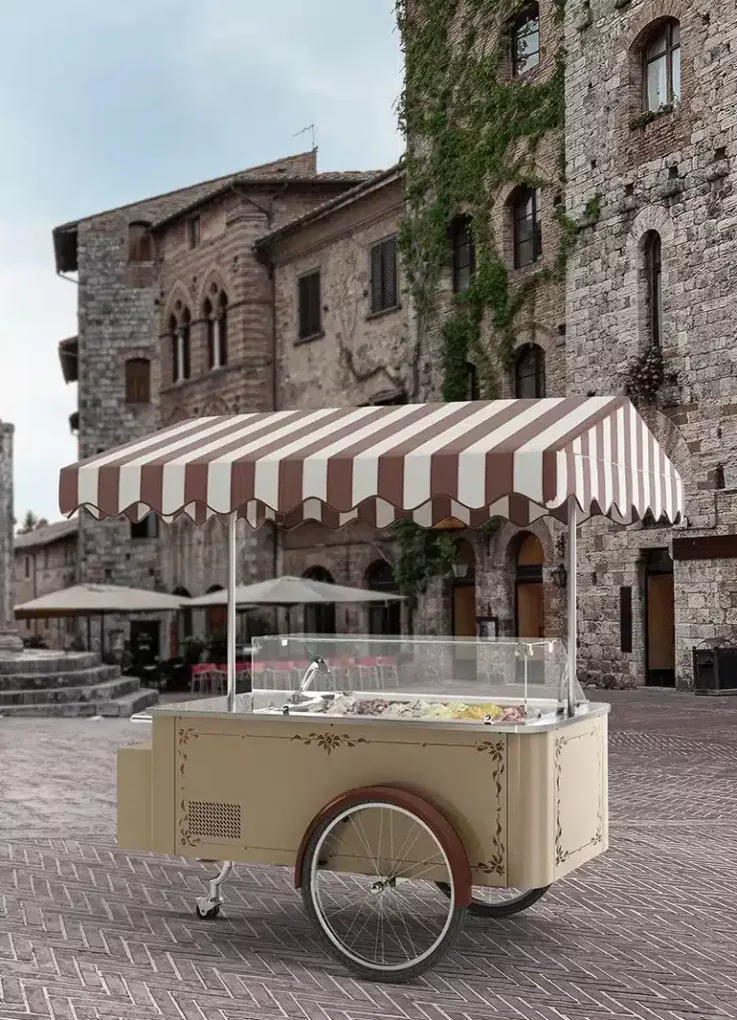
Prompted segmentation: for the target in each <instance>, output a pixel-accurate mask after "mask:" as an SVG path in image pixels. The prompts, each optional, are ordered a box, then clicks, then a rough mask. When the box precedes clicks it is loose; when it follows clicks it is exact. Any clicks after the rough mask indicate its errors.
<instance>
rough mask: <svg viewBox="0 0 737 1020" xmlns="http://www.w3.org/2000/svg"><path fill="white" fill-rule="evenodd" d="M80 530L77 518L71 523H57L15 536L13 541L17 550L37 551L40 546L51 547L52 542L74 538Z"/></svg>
mask: <svg viewBox="0 0 737 1020" xmlns="http://www.w3.org/2000/svg"><path fill="white" fill-rule="evenodd" d="M78 530H79V523H78V521H77V519H76V518H74V519H73V520H71V521H55V522H54V523H53V524H44V525H42V526H41V527H40V528H35V529H34V530H33V531H29V532H27V533H26V534H23V535H15V537H14V539H13V541H14V545H15V548H16V549H36V548H38V547H39V546H44V545H51V544H52V542H60V541H61V540H62V539H64V538H72V537H73V536H74V535H76V534H77V531H78Z"/></svg>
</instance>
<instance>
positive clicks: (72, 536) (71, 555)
mask: <svg viewBox="0 0 737 1020" xmlns="http://www.w3.org/2000/svg"><path fill="white" fill-rule="evenodd" d="M77 570H78V564H77V522H76V521H63V522H60V523H59V524H51V525H48V526H46V527H43V526H42V527H40V528H37V529H36V530H35V531H32V532H29V533H28V534H23V535H16V536H15V564H14V578H13V581H14V584H13V604H14V605H16V606H17V605H21V604H23V603H24V602H30V601H31V600H32V599H36V598H41V597H42V596H43V595H49V594H51V593H52V592H56V591H61V590H63V589H64V588H70V587H71V586H72V585H74V584H76V583H77V580H78V577H77ZM18 631H19V633H20V635H21V637H22V638H24V639H27V638H30V637H32V636H35V637H38V638H41V639H42V640H43V642H44V644H45V645H46V646H47V647H48V648H60V649H64V648H67V647H68V646H69V644H70V642H71V640H72V638H73V637H74V635H75V634H76V633H77V624H76V621H75V620H74V619H73V618H71V617H70V618H67V619H44V620H19V621H18Z"/></svg>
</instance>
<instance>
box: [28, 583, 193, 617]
mask: <svg viewBox="0 0 737 1020" xmlns="http://www.w3.org/2000/svg"><path fill="white" fill-rule="evenodd" d="M190 602H191V599H188V598H185V597H183V596H182V595H169V594H167V593H166V592H160V591H147V590H146V589H143V588H125V587H123V586H122V585H118V584H75V585H74V586H73V587H71V588H63V589H62V590H61V591H53V592H50V593H49V594H48V595H41V596H40V597H39V598H37V599H32V600H31V601H30V602H23V603H22V604H21V605H19V606H16V607H15V615H16V618H17V619H19V620H29V619H30V620H32V619H34V618H39V617H44V616H99V615H100V614H101V613H161V612H166V611H169V612H176V611H177V610H179V609H181V607H182V606H184V605H189V604H190Z"/></svg>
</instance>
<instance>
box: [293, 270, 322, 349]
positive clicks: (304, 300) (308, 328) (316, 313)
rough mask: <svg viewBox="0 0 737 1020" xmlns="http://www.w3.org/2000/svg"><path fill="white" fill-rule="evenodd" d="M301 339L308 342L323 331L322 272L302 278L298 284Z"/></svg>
mask: <svg viewBox="0 0 737 1020" xmlns="http://www.w3.org/2000/svg"><path fill="white" fill-rule="evenodd" d="M298 302H299V339H300V340H308V339H309V338H310V337H313V336H318V335H319V333H320V332H321V330H322V315H321V309H320V270H319V269H317V270H315V272H313V273H308V274H307V275H306V276H301V277H300V279H299V284H298Z"/></svg>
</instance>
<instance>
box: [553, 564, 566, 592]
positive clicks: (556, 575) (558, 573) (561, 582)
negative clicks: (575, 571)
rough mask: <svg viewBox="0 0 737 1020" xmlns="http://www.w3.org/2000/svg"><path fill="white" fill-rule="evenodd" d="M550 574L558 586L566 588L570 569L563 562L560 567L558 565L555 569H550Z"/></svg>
mask: <svg viewBox="0 0 737 1020" xmlns="http://www.w3.org/2000/svg"><path fill="white" fill-rule="evenodd" d="M550 576H551V578H552V580H553V584H554V585H555V586H556V587H557V588H565V587H566V585H567V584H568V571H567V570H566V568H565V567H564V566H563V564H562V563H561V565H560V566H559V567H556V568H555V570H551V571H550Z"/></svg>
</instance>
